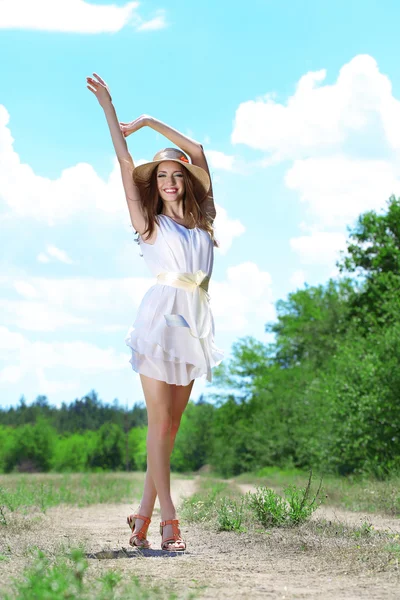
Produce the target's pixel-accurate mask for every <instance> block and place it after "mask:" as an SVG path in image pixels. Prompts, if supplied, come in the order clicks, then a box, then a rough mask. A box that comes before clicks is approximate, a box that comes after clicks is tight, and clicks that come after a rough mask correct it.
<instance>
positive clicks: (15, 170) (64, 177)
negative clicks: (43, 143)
mask: <svg viewBox="0 0 400 600" xmlns="http://www.w3.org/2000/svg"><path fill="white" fill-rule="evenodd" d="M9 119H10V116H9V114H8V112H7V110H6V108H5V107H4V106H2V105H0V201H3V203H4V204H5V205H6V207H7V208H8V210H10V211H11V212H12V213H13V214H14V215H15V216H17V217H22V218H25V217H28V218H30V219H33V220H35V221H38V222H43V221H44V222H46V223H47V224H48V225H55V224H56V223H60V222H63V221H66V220H69V219H71V218H72V217H74V216H76V215H78V214H79V215H82V216H83V215H85V216H87V214H88V213H96V215H98V214H99V213H100V214H103V215H104V214H106V215H107V217H108V218H110V217H116V218H118V219H119V220H121V219H124V221H125V222H128V219H129V215H128V209H127V207H126V200H125V195H124V192H123V187H122V180H121V176H120V168H119V164H118V160H117V158H116V157H115V158H114V161H113V169H112V171H111V173H110V175H109V178H108V180H107V181H103V180H102V179H101V178H100V177H99V176H98V175H97V173H96V172H95V170H94V168H93V167H92V166H91V165H89V164H87V163H79V164H77V165H75V166H73V167H68V168H66V169H64V170H63V171H62V173H61V176H60V177H59V178H57V179H49V178H47V177H42V176H40V175H37V174H36V173H35V172H34V170H33V169H32V168H31V167H30V166H29V165H27V164H23V163H21V161H20V158H19V156H18V154H17V153H16V152H15V150H14V148H13V141H14V140H13V138H12V135H11V131H10V130H9V128H8V127H7V125H8V122H9ZM38 260H39V261H41V262H43V261H45V259H44V255H39V257H38Z"/></svg>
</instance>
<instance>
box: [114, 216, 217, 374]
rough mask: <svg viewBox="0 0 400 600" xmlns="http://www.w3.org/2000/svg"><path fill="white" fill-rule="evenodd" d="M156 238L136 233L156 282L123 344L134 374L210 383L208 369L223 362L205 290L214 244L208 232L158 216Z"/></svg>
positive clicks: (211, 267) (211, 263) (212, 260)
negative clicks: (128, 350) (149, 239)
mask: <svg viewBox="0 0 400 600" xmlns="http://www.w3.org/2000/svg"><path fill="white" fill-rule="evenodd" d="M158 219H159V222H158V224H157V222H156V228H157V238H156V241H155V243H154V244H147V243H146V242H144V241H143V239H142V237H141V236H140V235H139V238H138V239H139V244H140V248H141V251H142V255H143V258H144V260H145V262H146V264H147V266H148V267H149V269H150V271H151V273H152V274H153V275H154V276H155V277H157V283H155V285H153V286H151V287H150V289H148V290H147V292H146V293H145V295H144V297H143V299H142V301H141V303H140V306H139V308H138V312H137V315H136V318H135V321H134V323H133V325H132V326H131V327H130V328H129V331H128V333H127V336H126V338H125V342H126V344H127V346H129V347H130V348H131V350H132V357H131V359H130V361H129V362H130V363H131V365H132V368H133V370H134V371H136V372H137V373H142V374H143V375H147V376H148V377H152V378H154V379H158V380H160V381H166V382H167V383H173V384H176V385H187V384H188V383H190V381H191V380H192V379H196V378H198V377H203V378H206V379H207V381H210V382H211V380H212V376H211V369H212V367H215V366H216V365H218V364H220V362H221V361H222V360H223V358H224V352H223V351H222V350H220V349H219V348H217V347H216V346H215V344H214V335H215V329H214V318H213V315H212V312H211V307H210V303H209V299H210V297H209V295H208V292H207V287H208V281H209V278H210V277H211V274H212V269H213V262H214V246H213V242H212V240H211V237H210V235H209V234H208V233H207V231H204V230H203V229H200V228H199V227H195V228H193V229H188V228H186V227H184V226H183V225H180V224H179V223H177V222H176V221H175V220H174V219H173V218H171V217H169V216H167V215H161V214H160V215H158Z"/></svg>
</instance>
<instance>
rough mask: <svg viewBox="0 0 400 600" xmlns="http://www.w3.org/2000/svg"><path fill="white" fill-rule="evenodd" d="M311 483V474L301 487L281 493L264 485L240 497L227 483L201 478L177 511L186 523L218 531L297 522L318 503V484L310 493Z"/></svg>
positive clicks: (276, 525) (280, 525)
mask: <svg viewBox="0 0 400 600" xmlns="http://www.w3.org/2000/svg"><path fill="white" fill-rule="evenodd" d="M311 483H312V475H311V473H310V474H309V477H308V481H307V484H306V486H305V487H304V488H299V487H297V486H295V485H291V486H288V487H287V488H286V489H285V491H284V496H280V495H279V494H277V493H276V492H275V491H273V490H271V489H269V488H266V487H263V486H261V487H258V488H257V490H256V492H254V493H251V492H249V493H247V494H245V495H244V496H243V495H240V494H238V491H237V490H236V489H235V487H232V486H230V485H229V484H228V483H227V482H220V481H218V480H213V479H212V478H210V477H207V478H205V479H202V481H201V489H200V491H199V492H197V493H196V494H194V495H193V496H191V497H190V498H187V499H186V500H184V502H183V504H182V505H181V511H180V512H181V516H182V517H183V518H184V519H185V520H186V521H187V522H188V523H202V524H208V525H210V526H211V527H213V528H215V529H216V530H217V531H236V532H244V531H247V528H248V527H257V526H259V525H262V527H264V528H268V527H282V526H294V525H299V524H301V523H304V522H305V521H307V520H308V519H309V518H310V516H311V514H312V513H313V512H314V511H315V510H316V509H317V508H318V506H319V505H320V503H321V501H320V499H319V494H320V488H321V484H319V486H318V488H317V490H316V492H315V493H314V494H311Z"/></svg>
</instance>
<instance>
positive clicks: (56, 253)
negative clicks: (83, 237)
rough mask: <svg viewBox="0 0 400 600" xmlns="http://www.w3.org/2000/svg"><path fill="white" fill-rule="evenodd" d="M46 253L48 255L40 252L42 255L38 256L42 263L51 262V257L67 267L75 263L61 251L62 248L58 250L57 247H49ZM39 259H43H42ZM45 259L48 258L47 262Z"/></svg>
mask: <svg viewBox="0 0 400 600" xmlns="http://www.w3.org/2000/svg"><path fill="white" fill-rule="evenodd" d="M46 252H47V255H46V254H45V253H43V252H40V254H39V255H38V260H40V262H49V261H50V258H48V257H50V256H51V257H53V258H55V259H57V260H59V261H60V262H62V263H65V264H67V265H72V263H73V262H74V261H73V260H71V258H70V257H69V256H68V254H67V253H66V252H65V250H61V249H60V248H57V246H51V245H49V246H47V249H46ZM39 257H41V259H40V258H39ZM43 257H46V259H47V260H43Z"/></svg>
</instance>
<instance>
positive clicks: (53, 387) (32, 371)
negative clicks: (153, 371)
mask: <svg viewBox="0 0 400 600" xmlns="http://www.w3.org/2000/svg"><path fill="white" fill-rule="evenodd" d="M128 360H129V356H128V355H127V354H125V353H117V352H116V351H115V349H114V348H99V347H98V346H95V345H94V344H90V343H87V342H82V341H75V342H40V341H30V340H29V339H28V338H27V337H25V336H23V335H22V334H20V333H15V332H13V331H10V330H9V329H8V328H6V327H2V326H0V364H3V365H4V364H5V363H6V362H7V363H10V364H8V365H6V366H4V367H3V368H2V369H1V370H0V383H3V384H10V383H17V382H18V381H20V380H22V378H24V377H27V376H33V377H34V378H35V379H36V380H37V381H39V383H44V382H45V383H46V385H44V386H43V388H42V389H46V393H48V392H56V391H60V390H61V389H74V385H73V384H72V383H71V382H69V381H68V378H65V381H59V382H55V381H53V382H50V381H49V380H48V379H47V375H46V373H47V372H48V371H52V370H55V369H62V370H63V372H64V371H65V372H66V373H70V372H71V370H73V371H76V372H80V371H91V372H93V373H96V372H98V373H102V372H104V371H120V370H122V369H126V368H127V363H128Z"/></svg>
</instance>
